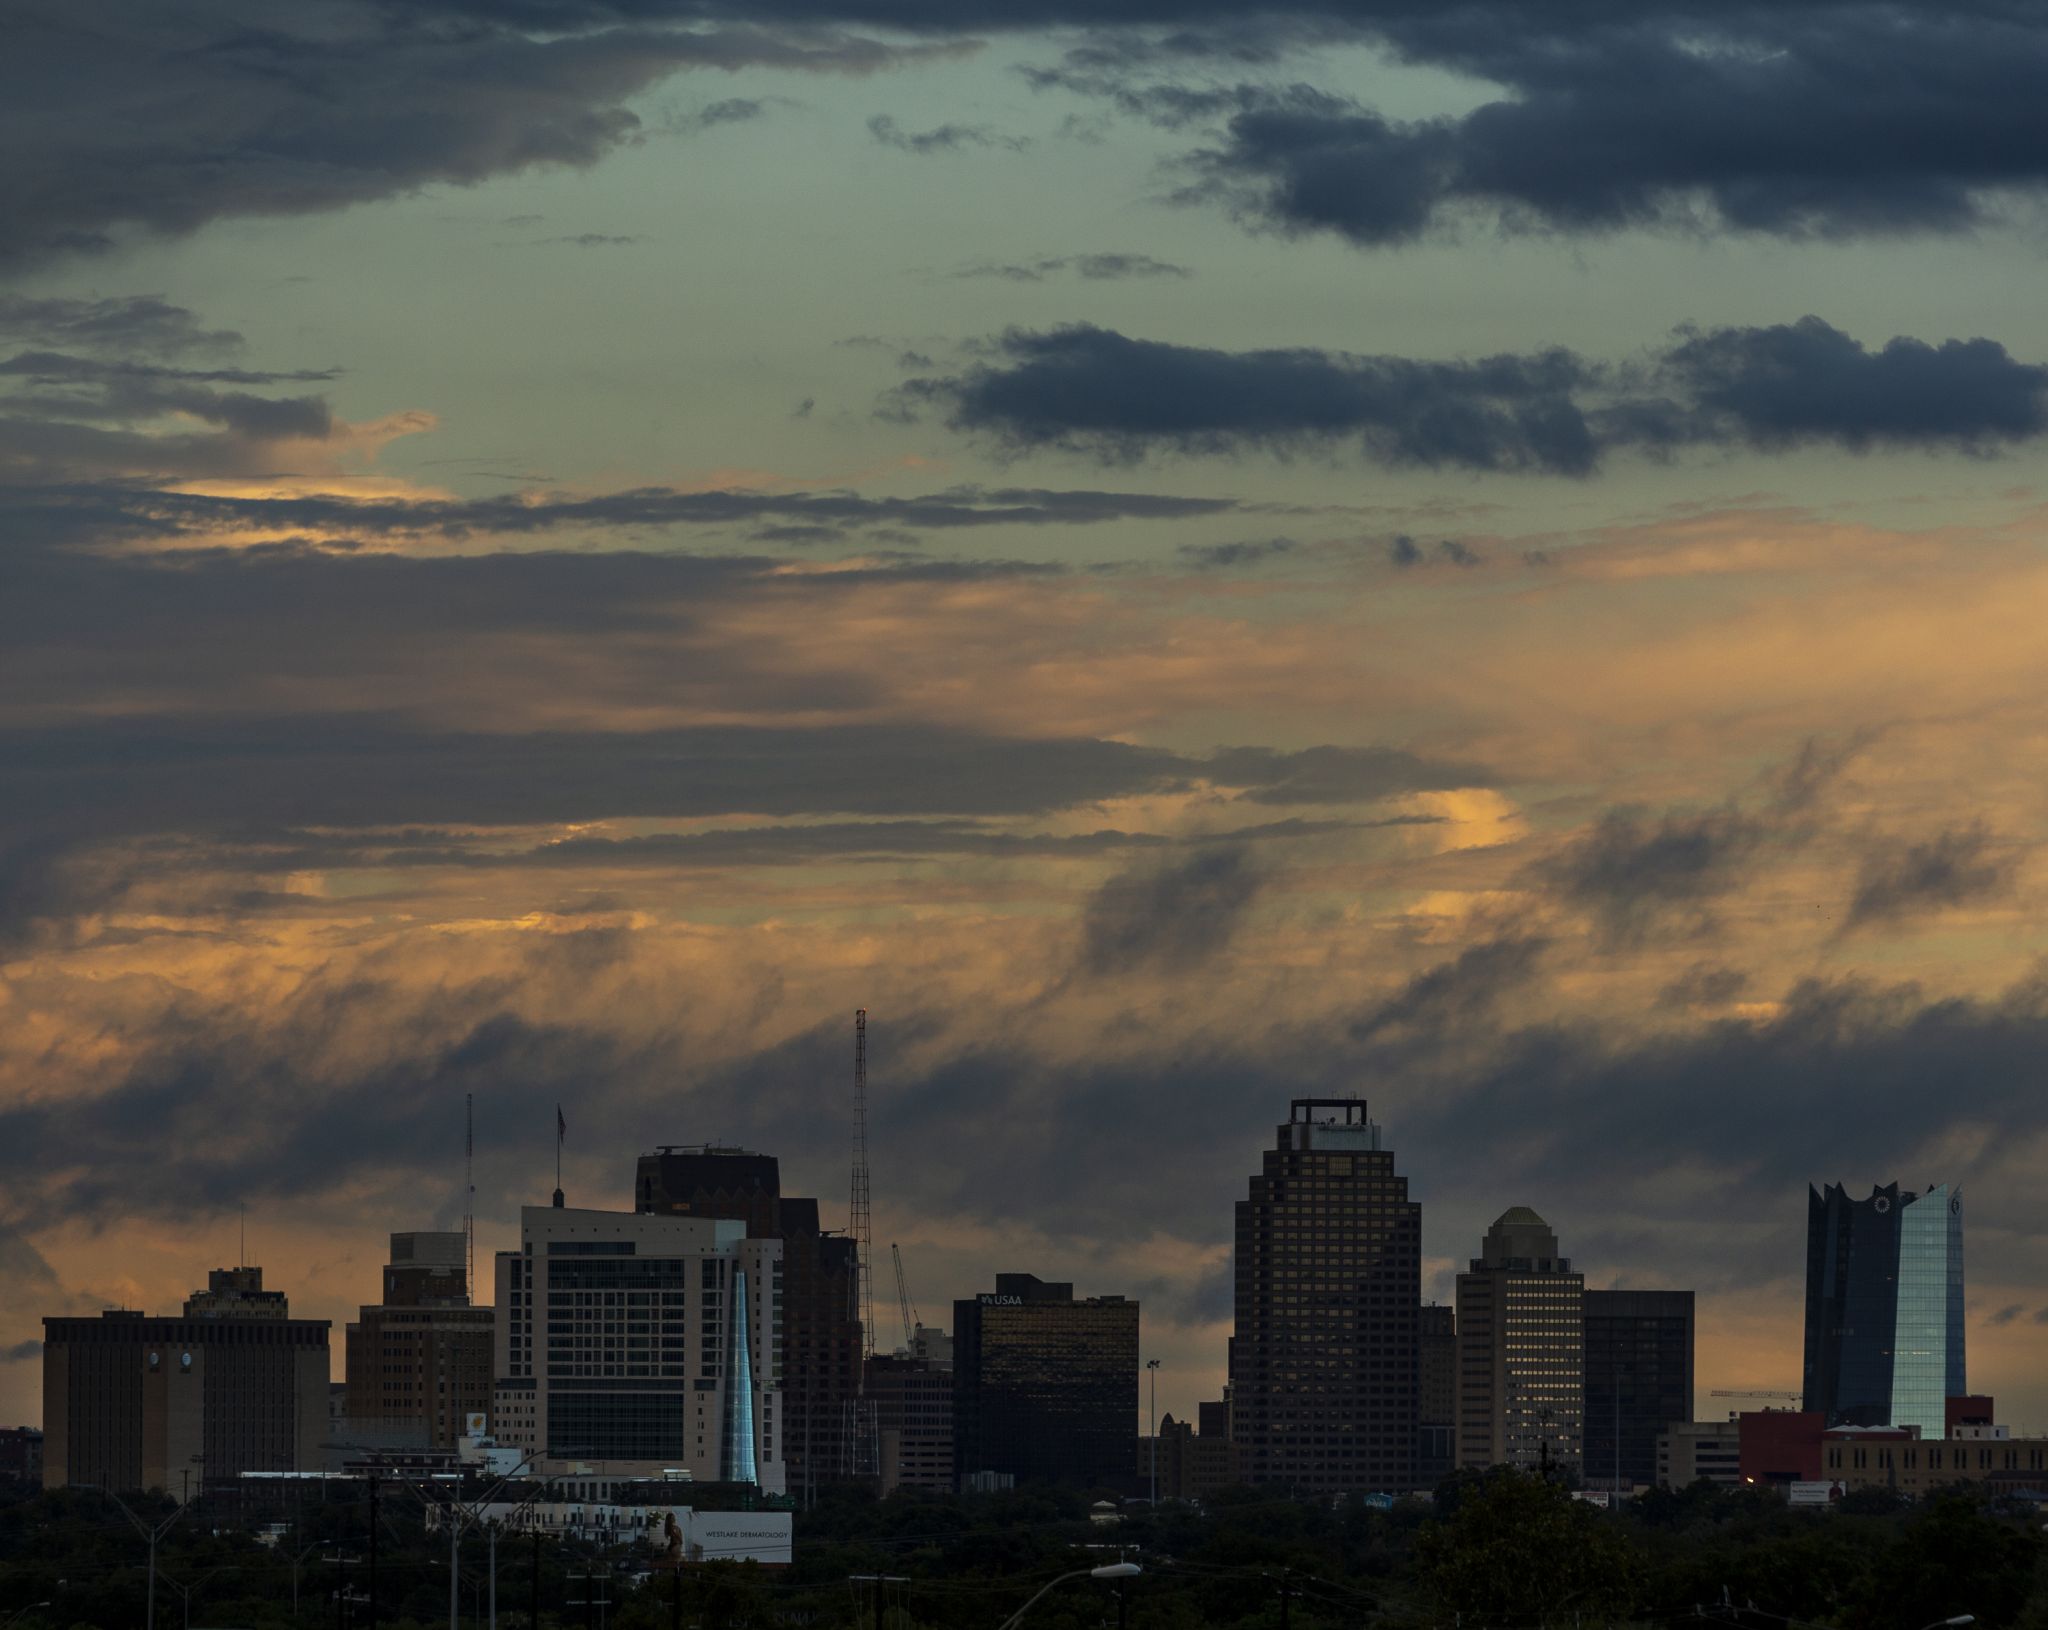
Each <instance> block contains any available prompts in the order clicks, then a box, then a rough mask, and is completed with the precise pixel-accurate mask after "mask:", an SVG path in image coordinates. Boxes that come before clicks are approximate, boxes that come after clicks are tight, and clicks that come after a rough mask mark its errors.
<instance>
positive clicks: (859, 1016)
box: [852, 1007, 875, 1392]
mask: <svg viewBox="0 0 2048 1630" xmlns="http://www.w3.org/2000/svg"><path fill="white" fill-rule="evenodd" d="M869 1201H870V1194H869V1185H868V1010H867V1009H866V1008H864V1007H863V1008H857V1009H855V1011H854V1015H853V1219H852V1224H853V1226H852V1232H853V1252H854V1288H853V1295H854V1305H853V1316H854V1317H855V1318H856V1319H858V1320H860V1350H861V1357H862V1358H863V1359H867V1358H872V1357H873V1356H874V1351H875V1267H874V1260H873V1256H874V1218H873V1217H872V1215H871V1214H870V1205H869ZM861 1390H862V1391H863V1392H865V1391H866V1390H867V1389H866V1386H865V1385H864V1384H863V1386H862V1388H861Z"/></svg>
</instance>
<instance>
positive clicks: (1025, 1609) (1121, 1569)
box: [997, 1562, 1145, 1630]
mask: <svg viewBox="0 0 2048 1630" xmlns="http://www.w3.org/2000/svg"><path fill="white" fill-rule="evenodd" d="M1144 1571H1145V1570H1144V1569H1142V1568H1140V1567H1139V1566H1138V1564H1137V1563H1135V1562H1108V1563H1105V1564H1103V1566H1101V1567H1099V1568H1076V1569H1075V1570H1074V1571H1073V1572H1072V1573H1063V1574H1061V1575H1060V1576H1059V1577H1058V1578H1057V1579H1052V1580H1048V1581H1047V1582H1046V1583H1045V1584H1044V1585H1042V1586H1040V1587H1039V1591H1038V1595H1037V1596H1034V1597H1032V1598H1031V1600H1030V1601H1028V1602H1026V1603H1025V1604H1024V1605H1023V1606H1022V1607H1020V1608H1018V1609H1017V1611H1016V1612H1014V1613H1012V1614H1011V1615H1010V1616H1009V1617H1008V1618H1007V1619H1005V1620H1003V1622H1002V1624H1001V1625H999V1626H998V1627H997V1630H1013V1627H1014V1626H1015V1625H1016V1624H1017V1623H1018V1621H1020V1620H1021V1619H1022V1618H1023V1617H1024V1615H1025V1614H1027V1613H1029V1612H1030V1611H1031V1610H1032V1608H1034V1607H1035V1606H1037V1605H1038V1599H1039V1597H1040V1596H1043V1595H1044V1594H1045V1593H1046V1592H1047V1591H1049V1590H1051V1589H1052V1588H1053V1587H1054V1586H1055V1585H1064V1584H1065V1583H1066V1582H1067V1581H1068V1580H1070V1579H1131V1578H1135V1577H1136V1576H1137V1575H1138V1574H1140V1573H1143V1572H1144Z"/></svg>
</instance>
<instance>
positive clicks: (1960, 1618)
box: [1921, 1613, 1977, 1630]
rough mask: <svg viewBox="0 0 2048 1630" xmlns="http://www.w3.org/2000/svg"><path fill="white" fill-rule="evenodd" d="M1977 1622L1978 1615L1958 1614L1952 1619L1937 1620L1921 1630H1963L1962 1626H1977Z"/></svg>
mask: <svg viewBox="0 0 2048 1630" xmlns="http://www.w3.org/2000/svg"><path fill="white" fill-rule="evenodd" d="M1976 1622H1977V1615H1976V1614H1974V1613H1958V1614H1957V1615H1956V1616H1955V1617H1954V1618H1952V1619H1936V1620H1935V1621H1934V1622H1933V1623H1932V1624H1929V1625H1923V1626H1922V1627H1921V1630H1962V1626H1964V1625H1966V1624H1975V1623H1976Z"/></svg>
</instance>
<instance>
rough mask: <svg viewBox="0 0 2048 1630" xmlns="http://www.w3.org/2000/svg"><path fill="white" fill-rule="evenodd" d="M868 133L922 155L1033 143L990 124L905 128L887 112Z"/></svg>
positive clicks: (873, 121)
mask: <svg viewBox="0 0 2048 1630" xmlns="http://www.w3.org/2000/svg"><path fill="white" fill-rule="evenodd" d="M868 134H869V135H870V136H872V137H874V138H875V140H876V141H878V142H880V143H881V144H882V145H883V146H884V147H894V148H896V149H897V150H899V151H900V152H905V153H917V154H920V155H926V154H931V153H957V152H959V151H960V150H961V149H963V148H968V147H1007V148H1009V149H1010V150H1011V151H1013V152H1015V151H1017V150H1018V149H1021V148H1023V147H1026V146H1028V145H1029V143H1027V142H1026V141H1025V139H1024V138H1023V137H1021V136H1005V135H1003V134H1002V133H1001V132H1000V131H998V130H995V129H993V128H992V127H990V126H988V125H963V124H943V125H938V126H936V127H935V128H933V129H931V130H905V129H904V128H903V127H902V126H901V125H899V124H898V123H897V122H896V121H895V119H894V118H892V117H891V116H890V115H888V114H886V113H878V114H876V115H875V116H874V117H873V118H872V119H870V120H868Z"/></svg>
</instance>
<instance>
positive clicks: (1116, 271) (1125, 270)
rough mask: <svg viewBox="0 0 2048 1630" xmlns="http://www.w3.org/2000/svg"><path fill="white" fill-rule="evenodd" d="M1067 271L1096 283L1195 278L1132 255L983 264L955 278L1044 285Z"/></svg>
mask: <svg viewBox="0 0 2048 1630" xmlns="http://www.w3.org/2000/svg"><path fill="white" fill-rule="evenodd" d="M1064 272H1072V273H1073V274H1074V275H1075V276H1077V277H1080V278H1083V279H1085V280H1087V281H1089V282H1095V283H1106V282H1118V281H1122V280H1124V279H1126V278H1158V277H1173V278H1188V277H1193V276H1194V275H1195V274H1194V273H1193V272H1192V271H1191V270H1189V269H1188V268H1187V267H1185V266H1176V265H1175V264H1174V263H1173V262H1172V261H1170V260H1155V259H1153V258H1152V256H1150V255H1130V254H1098V255H1050V256H1047V257H1045V258H1043V259H1039V260H1021V261H1003V262H996V261H982V262H979V263H977V264H975V265H973V266H965V267H962V268H961V269H960V270H959V271H957V272H955V273H954V274H953V275H954V276H955V277H995V278H1002V279H1004V280H1005V281H1007V282H1011V283H1043V282H1044V281H1045V280H1046V279H1047V278H1049V277H1057V276H1059V275H1060V274H1062V273H1064Z"/></svg>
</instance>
